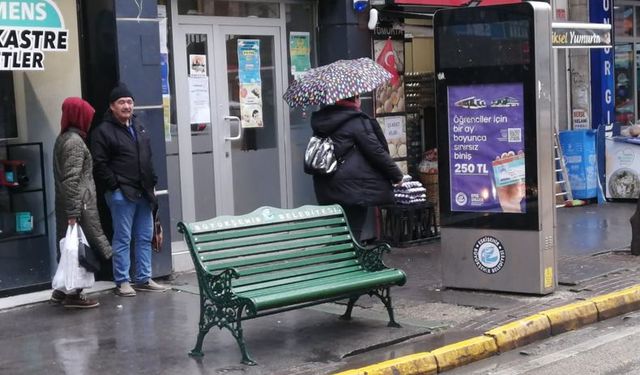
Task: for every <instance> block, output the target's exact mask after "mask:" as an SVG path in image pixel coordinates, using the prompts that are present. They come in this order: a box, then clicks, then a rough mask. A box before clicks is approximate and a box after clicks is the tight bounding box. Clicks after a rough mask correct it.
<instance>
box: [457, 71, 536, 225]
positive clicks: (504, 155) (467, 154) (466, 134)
mask: <svg viewBox="0 0 640 375" xmlns="http://www.w3.org/2000/svg"><path fill="white" fill-rule="evenodd" d="M448 96H449V98H448V103H449V111H448V112H449V167H450V171H449V173H450V176H451V211H460V212H513V213H522V212H525V209H524V208H525V154H524V111H523V98H524V94H523V88H522V84H521V83H507V84H488V85H470V86H450V87H449V93H448Z"/></svg>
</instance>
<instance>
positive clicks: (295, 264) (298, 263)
mask: <svg viewBox="0 0 640 375" xmlns="http://www.w3.org/2000/svg"><path fill="white" fill-rule="evenodd" d="M354 258H355V253H353V252H349V253H340V254H333V255H325V256H322V257H314V258H313V259H302V260H295V261H291V262H287V263H279V264H274V265H268V266H260V267H253V268H247V269H241V270H240V271H239V273H240V275H256V274H260V273H265V272H273V271H279V270H286V269H294V268H299V267H305V266H310V265H313V264H319V263H323V262H327V263H329V262H334V261H341V260H347V259H354ZM207 270H209V271H211V270H210V269H209V267H207Z"/></svg>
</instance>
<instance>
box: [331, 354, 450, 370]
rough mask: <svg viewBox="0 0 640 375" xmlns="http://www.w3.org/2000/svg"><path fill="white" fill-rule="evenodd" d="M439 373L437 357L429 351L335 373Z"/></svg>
mask: <svg viewBox="0 0 640 375" xmlns="http://www.w3.org/2000/svg"><path fill="white" fill-rule="evenodd" d="M437 373H438V365H437V364H436V358H435V357H434V356H433V354H431V353H429V352H424V353H416V354H411V355H408V356H404V357H400V358H396V359H391V360H388V361H384V362H380V363H376V364H375V365H371V366H367V367H362V368H359V369H356V370H348V371H345V372H340V373H337V374H335V375H397V374H402V375H432V374H437Z"/></svg>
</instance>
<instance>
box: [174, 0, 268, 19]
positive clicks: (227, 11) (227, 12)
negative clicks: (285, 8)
mask: <svg viewBox="0 0 640 375" xmlns="http://www.w3.org/2000/svg"><path fill="white" fill-rule="evenodd" d="M178 14H180V15H197V16H220V17H257V18H280V5H279V4H278V3H266V2H264V3H263V2H248V1H218V0H215V1H214V0H178Z"/></svg>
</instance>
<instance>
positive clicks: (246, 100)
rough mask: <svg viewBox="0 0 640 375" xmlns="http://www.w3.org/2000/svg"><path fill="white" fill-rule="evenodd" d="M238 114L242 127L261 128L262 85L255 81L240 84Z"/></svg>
mask: <svg viewBox="0 0 640 375" xmlns="http://www.w3.org/2000/svg"><path fill="white" fill-rule="evenodd" d="M240 115H241V116H242V119H241V120H242V127H243V128H261V127H262V126H263V124H262V87H261V85H259V84H255V83H241V84H240Z"/></svg>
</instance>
